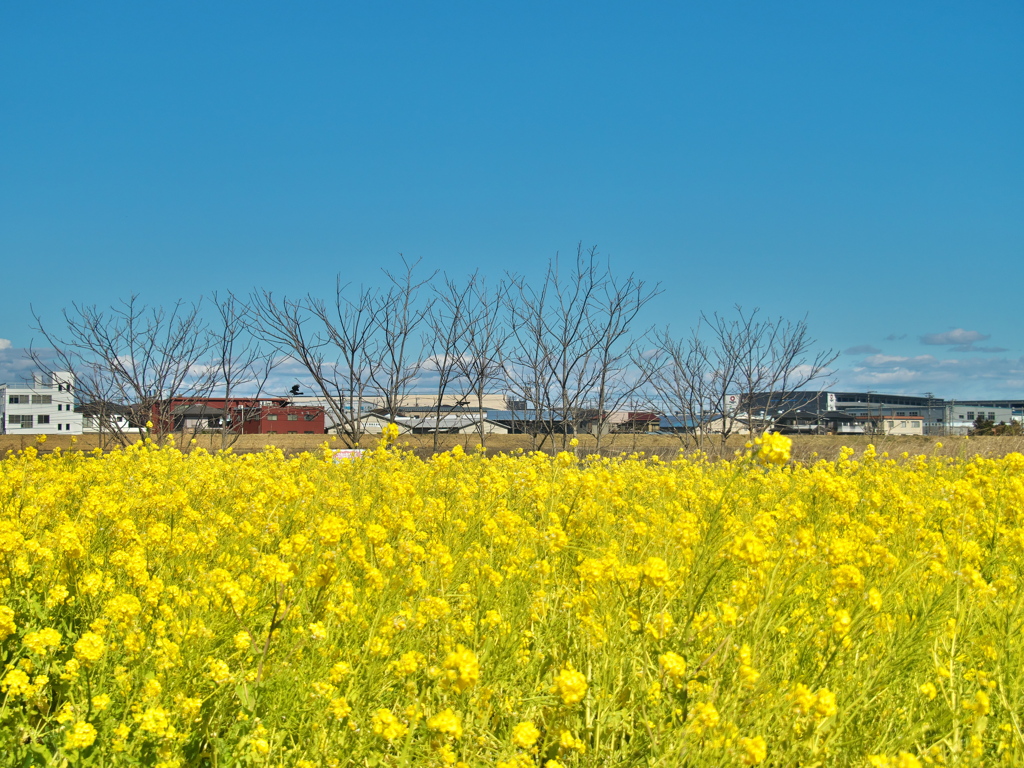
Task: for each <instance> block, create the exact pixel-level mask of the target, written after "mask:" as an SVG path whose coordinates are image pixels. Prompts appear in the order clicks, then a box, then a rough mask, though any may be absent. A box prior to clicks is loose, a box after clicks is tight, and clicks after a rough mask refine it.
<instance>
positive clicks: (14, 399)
mask: <svg viewBox="0 0 1024 768" xmlns="http://www.w3.org/2000/svg"><path fill="white" fill-rule="evenodd" d="M22 398H25V402H26V403H27V402H28V398H27V397H25V395H8V396H7V402H8V403H9V404H10V405H21V400H22Z"/></svg>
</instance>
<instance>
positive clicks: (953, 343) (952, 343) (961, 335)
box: [920, 328, 1006, 354]
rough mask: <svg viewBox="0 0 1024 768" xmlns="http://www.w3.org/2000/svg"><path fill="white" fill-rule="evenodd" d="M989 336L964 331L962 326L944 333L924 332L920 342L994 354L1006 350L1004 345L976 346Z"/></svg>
mask: <svg viewBox="0 0 1024 768" xmlns="http://www.w3.org/2000/svg"><path fill="white" fill-rule="evenodd" d="M988 338H991V334H988V333H981V332H980V331H965V330H964V329H963V328H954V329H953V330H952V331H946V332H945V333H926V334H925V335H924V336H921V337H920V339H921V343H922V344H930V345H933V346H939V347H951V348H952V349H951V351H953V352H984V353H988V354H994V353H998V352H1006V349H1005V348H1004V347H977V346H975V344H977V343H978V342H979V341H985V339H988Z"/></svg>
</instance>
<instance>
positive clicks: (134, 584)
mask: <svg viewBox="0 0 1024 768" xmlns="http://www.w3.org/2000/svg"><path fill="white" fill-rule="evenodd" d="M851 454H852V452H845V453H844V454H843V455H842V457H841V458H840V459H839V460H838V461H829V462H826V461H821V462H818V463H815V464H802V465H801V464H797V463H794V462H792V461H791V460H790V459H789V445H788V440H787V439H786V438H782V437H779V436H767V437H766V438H764V439H763V440H762V441H760V442H759V443H758V444H756V445H753V446H751V450H750V451H748V452H747V454H746V455H743V456H739V457H737V458H736V459H735V460H733V461H720V462H710V461H706V460H703V459H702V458H701V457H700V456H691V457H685V458H684V457H681V458H679V459H678V460H676V461H671V462H668V461H662V460H658V459H645V458H643V457H642V456H629V457H622V458H619V459H609V458H598V457H591V458H586V457H577V456H575V455H573V454H571V453H561V454H558V455H556V456H548V455H544V454H540V453H536V454H529V453H528V454H515V455H499V456H496V457H490V458H488V457H486V456H484V455H482V454H467V453H464V452H463V451H462V450H461V449H459V448H456V449H454V450H453V451H450V452H448V453H444V454H440V455H437V456H435V457H433V458H431V459H429V460H424V459H420V458H417V457H415V456H413V455H412V454H410V453H407V452H403V451H401V450H399V449H395V448H393V447H387V446H386V445H382V446H381V447H379V448H377V449H376V450H374V451H373V452H371V453H370V454H369V455H367V456H366V457H364V458H362V459H358V460H354V461H347V462H343V463H335V462H334V461H333V460H332V456H331V453H330V451H328V450H327V449H325V450H323V451H322V452H320V453H315V454H314V453H307V454H303V455H300V456H297V457H293V458H285V457H284V456H283V455H282V454H281V453H280V452H279V451H276V450H272V449H268V450H267V451H265V452H263V453H260V454H250V455H245V456H235V455H233V454H231V453H221V454H216V455H213V454H210V453H207V452H205V451H202V450H193V451H191V452H189V453H183V452H181V451H179V450H177V449H175V448H173V447H155V446H153V445H147V444H139V445H136V446H133V447H131V448H129V449H126V450H123V451H116V452H113V453H110V454H107V455H102V454H100V453H98V452H96V453H82V452H71V451H66V452H63V453H62V452H59V451H57V452H54V453H53V454H51V455H48V456H45V457H43V456H39V455H37V453H36V451H35V450H34V449H32V448H28V449H26V450H24V451H22V452H20V453H17V454H11V455H9V456H8V457H7V458H6V459H5V460H3V461H0V558H2V560H0V562H2V573H0V650H2V654H3V658H2V670H0V702H2V708H0V755H3V758H2V763H3V764H4V765H18V766H22V765H70V766H120V765H126V766H128V765H132V766H134V765H146V766H160V767H161V768H171V766H192V765H210V766H295V767H296V768H313V766H321V765H331V766H333V765H339V766H341V765H362V766H399V765H415V766H446V765H455V766H494V767H497V768H529V767H530V766H542V767H544V768H561V767H563V766H564V767H565V768H569V767H570V766H631V765H644V766H653V765H658V766H740V765H765V766H769V765H770V766H814V765H820V766H847V765H850V766H876V767H887V766H888V767H892V768H912V767H913V766H918V765H925V764H940V765H965V766H966V765H972V766H974V765H977V766H983V765H986V766H988V765H1018V764H1021V763H1024V737H1022V731H1021V728H1022V723H1021V717H1022V713H1024V640H1022V621H1024V602H1022V601H1024V598H1022V595H1021V592H1020V590H1019V588H1018V585H1019V581H1020V576H1021V570H1022V568H1024V527H1022V521H1024V456H1022V455H1020V454H1010V455H1009V456H1006V457H1004V458H1000V459H973V460H970V461H963V460H956V459H951V458H947V457H935V456H932V457H927V456H917V457H910V456H906V455H904V456H901V457H897V458H888V457H886V456H885V455H884V454H878V455H876V454H875V453H874V451H873V450H871V449H869V450H868V451H867V452H866V453H865V454H864V455H862V456H861V457H860V458H858V459H857V460H854V459H853V458H852V455H851Z"/></svg>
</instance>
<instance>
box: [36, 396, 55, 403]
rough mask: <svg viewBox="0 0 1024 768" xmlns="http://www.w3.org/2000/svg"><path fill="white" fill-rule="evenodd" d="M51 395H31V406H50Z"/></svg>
mask: <svg viewBox="0 0 1024 768" xmlns="http://www.w3.org/2000/svg"><path fill="white" fill-rule="evenodd" d="M52 402H53V395H32V405H50V404H51V403H52Z"/></svg>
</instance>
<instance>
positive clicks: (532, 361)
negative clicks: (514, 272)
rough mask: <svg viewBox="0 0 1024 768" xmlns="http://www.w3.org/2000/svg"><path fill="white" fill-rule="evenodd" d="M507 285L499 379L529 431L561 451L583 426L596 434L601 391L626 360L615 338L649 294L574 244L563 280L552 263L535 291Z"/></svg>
mask: <svg viewBox="0 0 1024 768" xmlns="http://www.w3.org/2000/svg"><path fill="white" fill-rule="evenodd" d="M511 283H512V290H511V291H510V293H509V295H508V299H507V302H508V306H509V317H510V321H509V322H510V328H511V332H512V335H513V337H514V338H515V342H516V343H515V346H514V352H513V354H512V355H511V356H510V358H509V360H508V366H507V369H506V375H507V378H508V380H509V383H510V386H511V388H512V389H513V391H514V392H515V393H516V394H518V395H520V396H521V397H522V399H524V400H526V401H528V402H531V403H533V405H534V419H535V422H536V426H535V427H534V432H535V433H536V432H538V431H539V432H543V433H544V435H545V438H546V437H551V438H552V439H554V435H555V434H556V433H558V434H559V435H560V436H561V444H562V448H563V449H564V448H565V447H567V445H568V442H569V437H570V435H571V434H573V433H575V432H578V431H579V430H580V429H581V428H583V427H584V425H585V424H587V423H596V424H597V425H598V429H599V430H600V429H601V428H602V420H603V416H604V413H603V410H602V409H603V408H604V407H605V406H606V405H607V404H608V396H609V394H610V392H611V389H610V386H609V385H610V384H611V383H612V381H613V379H614V375H615V373H616V370H617V368H619V367H620V366H621V364H622V363H623V362H624V361H626V360H628V359H629V353H628V347H629V344H623V339H624V338H626V335H627V333H628V332H629V330H630V327H631V324H632V322H633V320H634V318H635V317H636V314H637V313H638V312H639V311H640V309H641V308H642V307H643V305H644V304H646V303H647V301H649V300H650V298H652V297H653V295H654V293H655V292H656V289H655V290H654V292H652V290H651V289H648V288H646V287H645V285H644V283H643V282H642V281H637V280H636V279H635V278H634V277H633V276H632V275H630V276H629V277H628V278H627V279H626V280H624V281H621V282H618V281H616V280H615V279H614V278H613V277H612V275H611V271H610V269H609V268H608V267H607V265H605V266H602V265H601V264H599V262H598V259H597V249H596V248H590V249H587V250H584V249H583V247H582V245H580V246H579V247H578V248H577V251H576V258H575V259H574V260H573V262H572V265H571V266H570V268H569V270H568V274H565V275H563V273H562V270H561V265H560V263H559V260H558V259H557V258H556V259H555V260H554V261H552V262H550V263H549V265H548V269H547V272H546V274H545V277H544V282H543V284H542V285H541V287H540V289H535V288H533V287H532V286H530V285H529V284H528V283H527V282H526V281H525V279H523V278H521V277H514V278H512V279H511ZM595 394H596V397H597V400H596V402H595V401H594V400H592V398H593V397H594V396H595ZM588 403H589V407H588ZM595 406H596V407H595ZM543 442H544V439H542V440H541V441H540V445H543ZM535 445H536V441H535Z"/></svg>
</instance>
